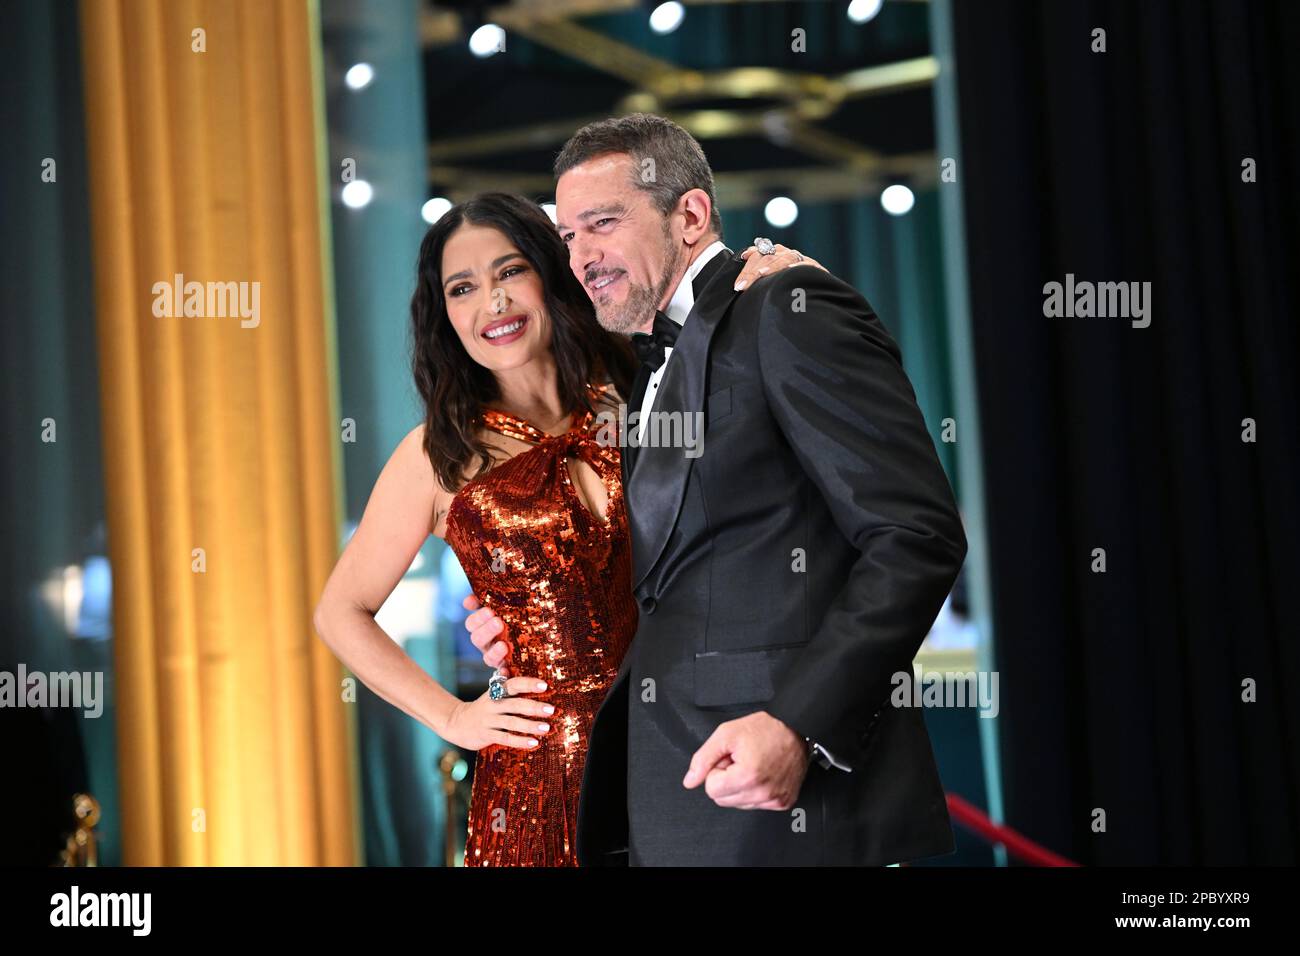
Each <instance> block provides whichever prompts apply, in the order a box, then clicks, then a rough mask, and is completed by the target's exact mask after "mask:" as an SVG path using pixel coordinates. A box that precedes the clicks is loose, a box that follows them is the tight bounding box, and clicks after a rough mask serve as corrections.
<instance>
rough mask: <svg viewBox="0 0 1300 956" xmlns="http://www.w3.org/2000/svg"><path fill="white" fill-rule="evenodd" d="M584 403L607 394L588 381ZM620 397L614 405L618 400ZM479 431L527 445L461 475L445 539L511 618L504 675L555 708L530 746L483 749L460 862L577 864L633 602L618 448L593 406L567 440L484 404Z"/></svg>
mask: <svg viewBox="0 0 1300 956" xmlns="http://www.w3.org/2000/svg"><path fill="white" fill-rule="evenodd" d="M589 394H590V395H591V396H592V398H593V400H599V399H601V398H602V397H603V398H604V400H606V401H609V400H610V398H611V397H613V393H612V392H611V393H602V392H601V391H599V390H597V389H595V388H594V387H590V386H589ZM615 400H616V399H615ZM482 424H483V425H484V427H486V428H488V429H490V430H492V431H495V432H498V433H500V434H503V435H507V436H510V437H512V438H517V439H519V440H521V441H524V442H527V443H529V444H530V445H533V446H534V447H532V448H530V449H528V450H527V451H524V452H521V453H520V454H517V455H515V456H514V457H513V458H511V459H509V460H508V461H504V462H502V463H500V464H498V465H496V466H495V467H493V468H492V469H491V470H490V471H488V472H486V473H485V474H483V475H480V476H479V477H477V478H475V479H472V480H471V481H469V482H467V483H466V484H465V485H464V486H463V487H462V488H461V489H460V491H459V492H458V493H457V494H456V496H455V498H454V499H453V500H452V503H451V506H450V509H449V511H448V514H447V543H448V544H449V545H450V546H451V548H452V550H453V551H454V552H455V554H456V557H457V559H458V560H459V561H460V564H461V567H462V568H464V570H465V575H466V577H467V578H468V579H469V582H470V585H471V587H472V588H473V589H474V594H475V595H476V596H477V597H478V599H479V600H480V601H481V602H482V603H483V604H484V605H485V606H487V607H490V608H492V609H493V610H494V611H495V612H496V613H497V614H498V615H499V616H500V617H501V619H502V621H503V622H504V624H505V626H506V630H507V636H508V639H509V643H510V644H511V650H510V656H509V657H508V658H507V660H506V663H505V665H504V667H505V670H506V673H507V674H508V675H509V676H512V677H516V676H520V677H540V678H541V679H542V680H544V681H546V683H547V689H546V690H545V691H542V692H540V693H537V694H530V695H527V696H530V697H533V698H534V699H537V700H544V701H546V702H548V703H550V704H553V705H554V706H555V708H556V710H555V713H554V714H552V715H551V716H550V717H544V718H541V719H540V720H541V721H542V722H545V723H549V724H550V726H551V729H550V730H549V731H548V732H546V733H543V734H540V735H538V739H539V744H538V745H537V746H536V747H535V748H531V749H521V748H516V747H508V746H505V745H497V744H493V745H489V746H487V747H484V748H483V749H482V750H480V751H478V753H477V755H476V758H475V762H474V781H473V786H472V790H471V796H470V807H469V826H468V830H467V834H466V844H465V865H466V866H577V865H578V859H577V849H576V845H575V833H576V825H577V816H578V792H579V789H580V787H581V784H582V771H583V766H584V764H585V761H586V754H587V743H588V734H589V731H590V728H591V722H592V718H594V717H595V715H596V710H597V709H598V708H599V707H600V704H601V701H602V700H603V699H604V697H605V694H606V692H607V691H608V690H609V688H610V685H612V684H613V682H614V679H615V677H617V676H618V669H619V664H620V662H621V661H622V659H623V654H624V653H625V652H626V650H627V647H628V645H629V644H630V643H631V640H632V636H633V634H634V633H635V632H636V622H637V608H636V603H635V601H634V600H633V597H632V589H631V583H632V582H631V578H632V571H631V560H632V559H631V548H630V541H629V537H628V529H627V514H626V511H625V508H624V502H623V488H622V481H621V476H620V473H619V471H620V450H619V447H618V445H617V443H616V442H613V441H608V440H606V436H607V435H608V434H612V433H613V429H612V428H610V429H608V430H604V429H603V426H602V422H601V421H600V420H598V419H597V418H596V417H595V416H594V415H593V414H592V413H591V412H579V413H576V414H575V415H574V417H573V420H572V423H571V426H570V428H569V430H568V431H567V432H566V433H565V434H563V435H548V434H547V433H545V432H543V431H541V430H540V429H538V428H536V427H535V426H533V425H532V424H530V423H529V422H526V421H524V420H522V419H519V418H516V417H514V416H511V415H508V414H506V413H505V412H501V411H499V410H496V409H487V410H486V411H485V412H484V414H483V417H482ZM570 458H578V459H581V460H582V461H584V462H586V463H587V464H588V465H590V466H591V468H592V469H593V470H594V472H595V473H596V475H597V476H598V477H599V478H600V480H601V482H602V483H603V484H604V486H605V489H606V491H607V493H608V499H607V504H606V506H605V518H604V519H603V520H602V519H601V517H600V516H599V515H598V514H593V513H592V512H591V511H590V510H588V508H587V506H586V505H585V504H584V503H583V501H582V499H581V498H580V497H579V490H578V488H576V487H575V486H574V481H573V478H572V476H571V474H570V471H569V466H568V464H567V462H568V459H570Z"/></svg>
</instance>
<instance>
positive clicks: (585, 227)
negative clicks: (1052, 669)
mask: <svg viewBox="0 0 1300 956" xmlns="http://www.w3.org/2000/svg"><path fill="white" fill-rule="evenodd" d="M555 171H556V175H557V187H556V218H557V226H558V228H559V230H560V235H561V237H562V238H563V239H564V240H565V242H566V244H567V246H568V248H569V253H570V266H571V268H572V269H573V271H574V273H575V275H577V276H578V278H579V279H580V280H581V281H582V282H583V284H584V286H585V287H586V288H587V290H588V293H589V294H590V295H591V296H592V301H593V304H594V305H595V308H596V312H597V316H598V317H599V319H600V321H601V324H602V325H604V326H605V327H606V328H608V329H611V330H614V331H620V332H626V333H632V334H634V335H637V336H640V337H639V338H634V341H635V342H636V344H637V345H638V352H639V353H640V354H642V356H643V360H644V363H645V364H644V365H643V367H642V370H641V375H640V376H639V377H638V379H637V386H636V389H635V392H636V394H634V395H633V396H631V398H630V400H629V403H628V407H629V416H628V417H629V422H628V432H629V433H633V434H635V433H638V432H639V426H642V425H644V428H645V431H644V433H643V434H644V436H645V439H644V440H645V442H646V443H645V444H644V445H641V446H639V447H628V448H625V449H624V456H623V459H624V488H625V490H626V501H627V506H628V514H629V521H630V525H631V534H632V546H633V558H634V572H633V590H634V593H635V596H636V599H637V601H638V603H639V606H640V621H639V625H638V629H637V634H636V637H635V640H634V641H633V643H632V645H631V648H630V650H629V651H628V653H627V655H626V657H625V659H624V661H623V666H622V669H621V671H620V673H619V676H618V679H617V681H616V682H615V683H614V685H613V687H612V689H611V690H610V693H609V695H608V696H607V697H606V699H605V701H604V703H603V704H602V706H601V708H600V711H599V712H598V714H597V716H596V718H595V722H594V724H593V726H592V730H591V743H590V749H589V752H588V756H587V763H586V769H585V773H584V777H583V786H582V796H581V799H580V802H579V811H578V833H577V849H578V854H579V858H580V860H581V861H582V863H583V864H584V865H619V864H630V865H634V866H636V865H649V866H660V865H670V866H671V865H723V866H730V865H772V864H774V865H834V864H858V865H882V864H889V863H895V862H900V861H904V860H913V859H918V858H923V857H929V856H936V855H941V854H946V853H950V852H952V850H953V846H954V845H953V837H952V828H951V825H950V822H949V818H948V812H947V806H946V802H945V799H944V793H943V789H942V786H941V784H940V781H939V776H938V772H937V769H936V767H935V762H934V757H933V753H932V750H931V746H930V739H929V736H928V734H927V732H926V728H925V724H924V720H923V718H922V714H921V712H920V710H918V709H917V708H914V707H897V708H896V707H892V706H890V704H889V697H890V694H891V691H892V690H893V688H894V678H895V675H900V674H901V675H906V678H907V679H910V677H911V669H912V659H913V657H914V656H915V655H916V652H917V649H918V648H919V646H920V644H921V641H922V640H923V639H924V637H925V635H926V633H927V631H928V630H929V627H930V625H931V623H932V622H933V621H934V618H935V616H936V615H937V613H938V611H939V609H940V606H941V605H942V603H943V600H944V598H945V597H946V596H947V594H948V592H949V590H950V589H951V587H952V584H953V581H954V579H955V578H956V576H957V572H958V570H959V569H960V567H961V563H962V560H963V558H964V556H965V553H966V539H965V535H964V533H963V531H962V527H961V521H960V518H959V515H958V512H957V507H956V504H955V503H954V501H953V495H952V490H951V488H950V486H949V484H948V481H947V478H946V476H945V475H944V472H943V469H942V467H941V465H940V464H939V461H938V458H937V456H936V454H935V450H934V446H933V443H932V441H931V439H930V436H929V433H928V432H927V430H926V426H925V422H924V420H923V419H922V416H921V412H920V410H919V409H918V408H917V405H916V399H915V396H914V394H913V391H912V388H911V385H910V384H909V382H908V380H907V378H906V376H905V375H904V373H903V369H902V365H901V362H900V355H899V350H898V346H897V345H896V343H895V342H894V340H893V339H892V338H891V337H890V335H889V333H888V332H887V331H886V330H885V328H884V327H883V326H882V325H881V323H880V321H879V320H878V319H877V317H876V315H875V313H874V312H873V310H872V308H871V306H870V305H869V304H868V303H867V301H866V300H865V299H864V298H863V297H862V296H861V295H860V294H859V293H858V292H857V291H856V290H854V289H853V288H852V287H850V286H849V285H847V284H846V283H844V282H842V281H840V280H839V279H837V278H835V277H834V276H832V275H830V274H828V273H826V272H824V271H822V270H820V269H817V268H813V267H810V266H795V267H793V268H788V269H782V270H780V271H776V272H774V273H772V274H769V275H767V276H765V277H763V278H762V279H760V280H758V281H757V282H756V283H755V285H754V288H753V289H752V290H751V291H750V292H749V293H748V294H746V295H743V296H742V295H738V294H737V291H736V290H735V289H734V288H733V282H734V281H735V279H736V277H737V275H738V273H739V272H740V269H741V267H742V265H743V260H742V259H741V258H740V257H739V256H736V255H734V254H733V253H732V251H731V250H730V249H728V248H726V247H725V246H724V245H723V244H722V243H721V242H720V236H721V223H720V221H719V217H718V215H717V211H716V209H715V208H714V196H713V179H712V174H711V172H710V171H709V168H708V163H707V161H706V160H705V158H704V154H703V151H702V150H701V149H700V146H699V144H698V143H697V142H696V141H695V140H694V138H693V137H691V136H690V135H689V134H688V133H686V131H685V130H682V129H681V128H680V127H678V126H676V124H673V123H671V122H670V121H668V120H665V119H662V118H660V117H656V116H651V115H646V114H633V115H631V116H625V117H620V118H617V119H612V120H605V121H601V122H599V123H594V124H591V125H589V126H587V127H584V128H583V129H582V130H579V131H578V132H577V133H576V134H575V135H574V136H573V138H572V139H571V140H570V141H569V142H568V143H567V144H566V145H565V147H564V149H563V150H562V151H561V153H560V155H559V156H558V157H557V159H556V169H555ZM651 316H652V318H648V317H651ZM638 412H641V413H643V414H642V415H641V416H640V419H641V420H640V421H639V422H638V421H635V420H634V418H635V417H636V413H638ZM691 415H695V416H699V418H700V419H702V421H703V423H704V428H703V443H702V447H697V448H693V449H689V448H683V447H670V446H664V445H656V444H654V443H653V442H654V438H655V437H656V436H658V435H660V434H661V432H660V431H659V430H658V426H659V425H660V424H661V423H663V422H671V421H673V420H674V416H677V421H681V420H682V419H681V416H691ZM679 434H690V430H689V429H687V430H686V431H685V432H682V433H679ZM629 442H635V439H634V438H629ZM477 637H478V635H476V638H477ZM475 643H476V644H479V646H481V647H483V646H486V641H480V640H478V639H476V641H475ZM486 657H487V655H485V659H486Z"/></svg>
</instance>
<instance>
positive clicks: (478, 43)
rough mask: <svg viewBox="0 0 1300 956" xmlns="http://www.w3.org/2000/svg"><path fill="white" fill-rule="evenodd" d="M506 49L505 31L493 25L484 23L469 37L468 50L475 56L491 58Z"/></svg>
mask: <svg viewBox="0 0 1300 956" xmlns="http://www.w3.org/2000/svg"><path fill="white" fill-rule="evenodd" d="M505 48H506V31H505V30H503V29H501V28H500V27H499V26H497V25H496V24H495V23H485V24H483V25H482V26H481V27H479V28H478V29H477V30H475V31H474V32H473V33H471V34H470V37H469V50H470V52H471V53H473V54H474V55H475V56H491V55H492V54H494V53H500V52H501V51H502V50H504V49H505Z"/></svg>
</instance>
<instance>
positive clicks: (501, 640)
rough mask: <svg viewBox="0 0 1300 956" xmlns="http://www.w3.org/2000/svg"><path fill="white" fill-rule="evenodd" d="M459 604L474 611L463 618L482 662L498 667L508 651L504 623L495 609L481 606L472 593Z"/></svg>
mask: <svg viewBox="0 0 1300 956" xmlns="http://www.w3.org/2000/svg"><path fill="white" fill-rule="evenodd" d="M461 606H462V607H464V608H465V609H466V610H469V611H473V612H474V613H473V614H471V615H470V616H469V617H467V618H465V627H466V628H468V629H469V639H470V641H471V642H473V644H474V646H475V647H477V648H478V649H479V650H480V651H482V652H483V663H484V664H486V665H487V666H488V667H500V666H501V663H502V662H503V661H504V660H505V659H506V655H508V654H509V653H510V644H509V643H508V642H507V641H506V626H505V623H504V622H503V621H502V620H501V618H499V617H497V612H496V611H494V610H492V609H491V608H487V607H483V606H482V605H481V604H479V603H478V598H476V597H475V596H474V595H472V594H471V595H470V596H469V597H467V598H465V600H464V601H462V602H461Z"/></svg>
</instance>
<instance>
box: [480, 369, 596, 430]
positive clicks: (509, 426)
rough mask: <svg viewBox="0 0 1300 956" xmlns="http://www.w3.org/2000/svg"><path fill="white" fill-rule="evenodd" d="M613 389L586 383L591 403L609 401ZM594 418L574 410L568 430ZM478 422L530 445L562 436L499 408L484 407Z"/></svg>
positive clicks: (581, 425)
mask: <svg viewBox="0 0 1300 956" xmlns="http://www.w3.org/2000/svg"><path fill="white" fill-rule="evenodd" d="M613 395H614V391H613V388H612V386H608V385H603V386H602V385H592V384H591V383H590V382H588V383H587V398H588V400H590V401H591V402H592V403H599V402H606V401H611V400H612V396H613ZM593 418H594V416H593V415H591V414H590V413H589V412H583V411H582V410H581V409H579V410H578V411H575V412H574V413H573V415H572V417H571V418H570V419H569V431H573V430H574V429H575V428H580V429H582V430H584V431H585V430H586V428H587V427H588V426H589V425H590V424H591V420H592V419H593ZM479 420H480V422H481V423H482V424H483V426H484V427H485V428H488V429H490V430H492V431H494V432H497V433H499V434H502V435H505V436H506V437H508V438H516V439H518V440H519V441H526V442H528V443H529V444H532V445H540V444H542V443H543V442H547V441H553V440H555V439H557V438H563V437H564V436H563V435H551V434H549V433H547V432H544V431H542V430H541V429H540V428H538V427H537V426H536V425H534V424H533V423H532V422H530V421H528V420H527V419H523V418H519V417H518V416H517V415H511V414H510V413H509V412H504V411H502V410H501V409H499V408H485V409H483V412H482V414H481V415H480V416H479Z"/></svg>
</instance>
